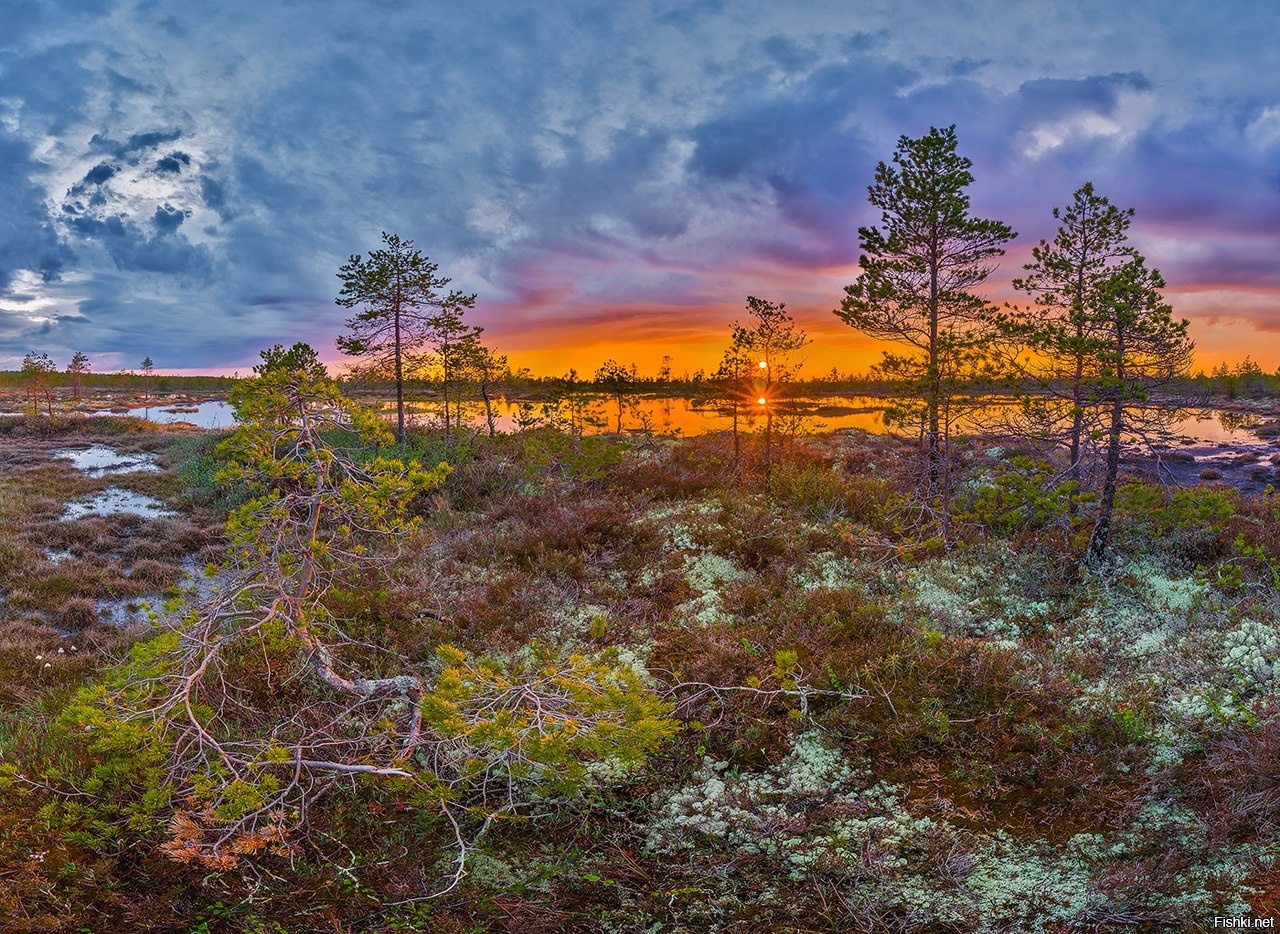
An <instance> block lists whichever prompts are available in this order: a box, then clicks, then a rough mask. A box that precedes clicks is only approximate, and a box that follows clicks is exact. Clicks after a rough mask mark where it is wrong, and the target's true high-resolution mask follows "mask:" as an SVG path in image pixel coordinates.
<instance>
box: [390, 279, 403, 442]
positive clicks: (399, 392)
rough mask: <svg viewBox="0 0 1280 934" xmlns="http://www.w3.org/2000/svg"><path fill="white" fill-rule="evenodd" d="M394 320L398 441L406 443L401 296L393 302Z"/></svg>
mask: <svg viewBox="0 0 1280 934" xmlns="http://www.w3.org/2000/svg"><path fill="white" fill-rule="evenodd" d="M393 309H394V310H393V312H392V314H393V321H394V325H393V326H394V328H395V332H396V351H395V352H396V441H397V442H399V443H400V444H404V361H403V359H402V358H401V355H400V298H399V296H396V298H395V301H394V304H393Z"/></svg>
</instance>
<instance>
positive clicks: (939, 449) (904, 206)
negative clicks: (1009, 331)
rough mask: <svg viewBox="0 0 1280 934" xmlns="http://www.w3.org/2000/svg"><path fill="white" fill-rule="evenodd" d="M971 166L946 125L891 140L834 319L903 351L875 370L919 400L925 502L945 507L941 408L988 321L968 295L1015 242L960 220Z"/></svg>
mask: <svg viewBox="0 0 1280 934" xmlns="http://www.w3.org/2000/svg"><path fill="white" fill-rule="evenodd" d="M972 165H973V163H972V162H971V161H970V160H969V159H967V158H965V157H963V156H961V155H959V154H958V153H957V152H956V134H955V126H954V125H953V126H950V127H947V128H946V129H945V130H939V129H938V128H936V127H933V128H931V129H930V130H929V132H928V134H926V135H925V136H922V137H920V138H919V139H911V138H909V137H907V136H903V137H901V138H900V139H899V140H898V147H897V149H896V150H894V154H893V164H892V165H890V164H887V163H884V162H881V163H880V164H879V165H878V166H877V167H876V173H875V181H874V182H873V183H872V184H871V186H870V187H869V188H868V191H869V194H870V201H871V204H872V206H873V207H876V208H879V209H880V211H881V226H880V227H875V226H871V227H860V228H858V238H859V242H860V245H861V249H862V255H861V257H860V258H859V259H858V266H859V269H860V270H861V272H860V274H859V276H858V280H857V281H856V282H854V283H853V284H852V285H849V286H847V287H846V288H845V293H846V294H845V298H844V300H843V301H842V302H841V303H840V307H839V308H838V309H836V310H835V314H836V316H837V317H839V318H840V319H841V320H842V321H844V322H845V323H846V324H848V325H849V326H850V327H853V328H855V329H857V330H859V331H861V332H863V333H864V334H867V335H869V336H871V337H874V338H877V339H879V340H886V341H892V342H894V343H898V344H904V345H906V347H907V348H908V352H907V354H906V355H905V356H903V355H898V354H891V353H888V352H886V353H885V357H884V364H883V366H882V368H881V369H882V370H883V372H884V373H886V374H887V375H889V376H891V377H893V378H896V380H897V381H898V382H899V384H900V385H902V387H903V388H904V389H905V390H907V391H908V392H910V393H911V394H912V395H913V396H914V397H915V398H918V399H919V400H920V404H921V411H920V416H921V418H922V423H923V430H922V433H923V441H924V445H923V446H924V452H925V458H926V461H927V465H928V488H929V493H930V495H939V496H941V498H942V500H943V504H944V507H945V504H946V500H947V489H946V486H947V483H946V470H945V466H946V465H945V463H944V459H945V458H946V447H945V445H946V441H947V437H946V435H944V427H945V426H944V424H943V410H944V406H945V405H946V403H947V402H948V401H949V400H950V399H951V397H952V396H954V395H955V394H956V392H957V390H958V389H959V387H960V386H961V385H962V384H963V381H964V380H965V378H966V377H967V376H969V375H971V374H972V373H973V372H974V371H975V369H976V366H975V364H976V361H977V360H978V359H979V358H980V356H981V355H982V354H983V352H984V351H985V349H986V345H987V343H988V340H989V337H990V334H991V332H992V326H993V322H994V317H995V316H994V314H993V312H992V310H991V309H990V308H989V306H988V304H987V302H986V301H985V300H984V299H982V298H981V297H979V296H978V295H975V294H974V293H973V291H972V290H973V289H974V288H975V287H976V286H979V285H981V284H982V283H983V282H984V281H985V280H986V279H987V277H988V276H989V275H990V274H991V272H992V270H993V269H994V268H995V267H994V264H993V262H992V261H993V259H994V258H995V257H997V256H1000V255H1002V254H1003V253H1004V244H1005V243H1007V242H1008V241H1009V240H1012V239H1013V238H1014V237H1015V236H1016V234H1015V233H1014V232H1013V230H1012V228H1010V227H1009V225H1008V224H1005V223H1002V222H1000V221H995V220H985V219H981V218H976V217H972V216H971V215H970V214H969V196H968V194H967V193H966V192H965V189H966V188H968V186H969V185H970V184H971V183H972V182H973V175H972V174H971V173H970V171H969V169H970V168H971V167H972ZM948 434H949V431H948ZM944 516H945V508H944Z"/></svg>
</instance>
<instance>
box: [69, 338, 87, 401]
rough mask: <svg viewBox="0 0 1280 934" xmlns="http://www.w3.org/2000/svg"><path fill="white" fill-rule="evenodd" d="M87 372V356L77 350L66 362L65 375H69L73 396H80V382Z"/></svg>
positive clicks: (77, 397)
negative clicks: (69, 360) (68, 361)
mask: <svg viewBox="0 0 1280 934" xmlns="http://www.w3.org/2000/svg"><path fill="white" fill-rule="evenodd" d="M88 373H89V357H88V356H87V355H86V354H84V353H83V352H81V351H79V350H77V351H76V352H75V353H74V354H73V355H72V357H71V362H70V363H68V364H67V375H68V376H70V377H71V389H72V392H73V393H74V394H75V398H76V399H79V398H80V382H81V380H82V379H83V378H84V377H85V376H87V375H88Z"/></svg>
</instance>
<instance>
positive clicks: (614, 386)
mask: <svg viewBox="0 0 1280 934" xmlns="http://www.w3.org/2000/svg"><path fill="white" fill-rule="evenodd" d="M633 379H634V366H633V367H632V369H628V368H627V367H625V366H623V365H622V364H621V363H619V362H618V361H617V360H606V361H605V362H604V363H602V364H600V366H599V367H598V368H597V369H596V372H595V376H594V381H595V384H596V388H597V389H599V390H601V391H602V392H604V393H605V394H606V395H607V396H608V397H609V398H610V399H612V400H613V402H614V405H615V406H616V407H617V427H616V429H615V430H616V432H617V434H622V413H623V409H624V405H625V402H626V397H627V394H628V393H629V392H630V391H631V389H632V383H633Z"/></svg>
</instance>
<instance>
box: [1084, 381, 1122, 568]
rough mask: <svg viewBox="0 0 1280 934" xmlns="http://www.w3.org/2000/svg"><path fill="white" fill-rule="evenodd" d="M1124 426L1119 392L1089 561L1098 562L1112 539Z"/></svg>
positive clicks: (1108, 436) (1112, 416)
mask: <svg viewBox="0 0 1280 934" xmlns="http://www.w3.org/2000/svg"><path fill="white" fill-rule="evenodd" d="M1123 428H1124V400H1123V399H1122V398H1121V397H1120V395H1118V394H1117V396H1116V398H1115V401H1114V402H1112V404H1111V430H1110V431H1109V432H1108V434H1107V472H1106V476H1105V477H1104V478H1103V480H1102V499H1101V502H1100V503H1099V504H1098V520H1097V522H1095V523H1094V526H1093V533H1092V534H1091V535H1090V536H1089V561H1090V563H1096V562H1098V561H1101V560H1102V557H1103V555H1105V554H1106V551H1107V545H1108V543H1109V542H1110V540H1111V513H1112V511H1113V509H1114V508H1115V502H1116V479H1117V477H1119V475H1120V435H1121V431H1122V429H1123Z"/></svg>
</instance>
